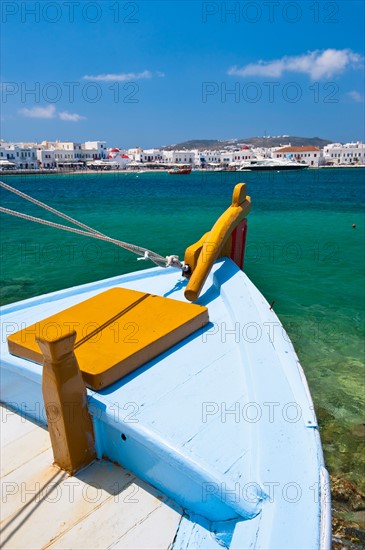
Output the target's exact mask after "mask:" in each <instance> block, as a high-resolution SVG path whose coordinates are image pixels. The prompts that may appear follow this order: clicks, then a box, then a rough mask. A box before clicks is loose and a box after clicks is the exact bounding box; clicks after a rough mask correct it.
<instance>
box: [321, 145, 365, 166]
mask: <svg viewBox="0 0 365 550" xmlns="http://www.w3.org/2000/svg"><path fill="white" fill-rule="evenodd" d="M323 156H324V160H325V162H326V164H332V165H336V164H342V165H346V164H349V165H350V164H365V147H364V144H363V143H362V142H361V141H357V142H356V143H345V144H344V145H342V144H341V143H330V144H329V145H326V147H324V149H323Z"/></svg>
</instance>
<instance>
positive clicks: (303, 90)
mask: <svg viewBox="0 0 365 550" xmlns="http://www.w3.org/2000/svg"><path fill="white" fill-rule="evenodd" d="M1 10H2V13H1V16H2V28H3V33H2V38H1V45H2V48H1V49H2V54H1V61H2V79H3V82H2V90H1V91H2V101H1V137H2V139H5V140H9V141H33V140H43V139H49V140H55V139H60V140H73V141H84V140H87V139H90V140H95V139H104V140H106V141H107V142H108V144H109V145H115V146H120V147H133V146H137V145H140V146H141V147H145V148H147V147H152V146H162V145H164V144H170V143H178V142H180V141H184V140H187V139H198V138H206V139H229V138H235V137H236V138H241V137H249V136H257V135H265V134H266V135H283V134H291V135H301V136H319V137H322V138H326V139H329V140H335V141H349V140H352V139H355V140H358V139H364V124H363V120H364V72H363V64H364V57H363V56H364V31H363V22H364V3H363V2H362V1H352V0H346V1H336V2H326V1H318V2H316V1H313V2H312V1H311V0H305V1H302V2H289V1H288V2H286V1H283V2H281V1H278V0H267V1H262V2H261V1H260V2H258V1H242V2H214V1H213V2H200V1H195V0H192V1H184V2H180V1H178V2H169V1H154V0H149V1H141V2H138V1H137V2H134V1H131V2H129V1H125V2H124V1H121V2H118V1H117V0H113V1H111V2H109V0H102V1H95V2H94V1H82V0H79V1H73V0H69V1H66V0H65V1H62V0H58V1H57V2H56V1H48V0H42V1H39V0H38V1H36V2H33V1H30V0H29V1H14V0H12V1H7V0H3V1H2V3H1Z"/></svg>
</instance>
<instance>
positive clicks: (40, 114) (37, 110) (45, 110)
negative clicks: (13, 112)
mask: <svg viewBox="0 0 365 550" xmlns="http://www.w3.org/2000/svg"><path fill="white" fill-rule="evenodd" d="M19 113H20V114H21V115H23V116H26V117H28V118H56V117H58V118H60V119H61V120H67V121H69V122H79V120H84V119H85V117H84V116H81V115H78V114H77V113H68V112H67V111H62V112H61V113H58V112H57V109H56V107H55V106H54V105H47V107H32V108H31V109H27V108H24V109H20V110H19Z"/></svg>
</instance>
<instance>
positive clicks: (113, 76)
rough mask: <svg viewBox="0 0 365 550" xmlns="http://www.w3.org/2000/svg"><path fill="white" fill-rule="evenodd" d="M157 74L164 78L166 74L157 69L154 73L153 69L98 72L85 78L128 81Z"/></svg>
mask: <svg viewBox="0 0 365 550" xmlns="http://www.w3.org/2000/svg"><path fill="white" fill-rule="evenodd" d="M154 76H157V77H158V78H163V77H164V76H165V75H164V73H162V72H161V71H156V73H152V72H151V71H142V72H141V73H107V74H97V75H94V76H92V75H85V76H83V77H82V78H83V80H96V81H97V80H99V81H102V82H111V81H112V82H126V81H131V80H145V79H150V78H153V77H154Z"/></svg>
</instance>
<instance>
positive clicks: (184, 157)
mask: <svg viewBox="0 0 365 550" xmlns="http://www.w3.org/2000/svg"><path fill="white" fill-rule="evenodd" d="M284 137H285V136H283V138H284ZM226 143H227V142H225V145H224V146H223V147H222V149H205V150H204V149H202V148H194V149H188V148H181V149H180V148H179V149H176V148H175V147H174V146H170V147H167V148H155V149H142V148H141V147H135V148H131V149H123V148H119V147H115V146H112V147H110V146H108V144H107V142H106V141H85V142H83V143H78V142H74V141H42V142H41V143H26V142H19V143H10V142H6V141H3V140H1V141H0V171H2V172H5V171H6V172H8V173H9V172H14V171H16V172H17V171H19V170H20V171H28V170H31V171H33V170H36V171H37V172H42V171H45V172H50V171H52V172H55V171H56V172H64V171H67V172H72V171H79V170H83V171H85V170H86V171H87V170H103V171H106V170H169V169H171V168H174V167H175V168H176V167H177V168H178V167H183V166H188V167H189V168H192V169H194V170H213V171H235V170H246V169H247V170H250V169H252V167H254V166H255V165H257V163H258V162H260V163H264V165H265V163H266V165H267V166H268V167H269V168H270V167H272V169H275V167H278V166H282V165H283V163H285V164H286V166H287V165H289V167H290V165H292V167H293V168H294V167H298V168H306V167H309V168H321V167H326V166H332V167H340V166H346V167H349V166H364V165H365V149H364V144H363V143H362V142H360V141H357V142H350V143H343V144H342V143H329V144H328V145H325V146H324V147H322V148H320V147H317V146H314V145H301V146H298V145H296V146H292V145H291V143H290V142H289V143H286V142H285V141H283V144H282V145H280V146H276V147H255V146H253V145H252V144H250V143H240V142H238V140H232V142H230V143H229V145H227V144H226ZM275 163H276V164H275Z"/></svg>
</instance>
